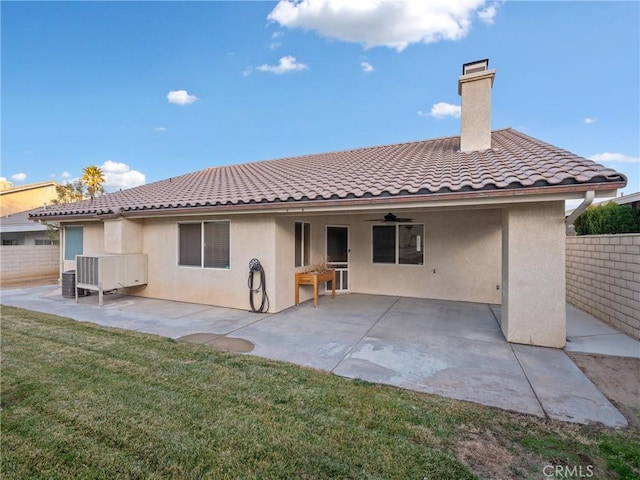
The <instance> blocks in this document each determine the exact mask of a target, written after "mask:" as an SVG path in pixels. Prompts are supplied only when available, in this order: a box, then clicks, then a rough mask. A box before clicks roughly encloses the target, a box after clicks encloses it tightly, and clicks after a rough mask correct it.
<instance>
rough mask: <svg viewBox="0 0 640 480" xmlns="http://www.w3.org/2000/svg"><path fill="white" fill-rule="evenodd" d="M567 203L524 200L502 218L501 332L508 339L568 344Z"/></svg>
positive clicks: (554, 344)
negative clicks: (565, 211)
mask: <svg viewBox="0 0 640 480" xmlns="http://www.w3.org/2000/svg"><path fill="white" fill-rule="evenodd" d="M565 288H566V286H565V224H564V202H547V203H540V204H522V205H514V206H510V207H508V208H505V210H504V211H503V216H502V315H501V327H502V331H503V333H504V335H505V337H506V339H507V341H509V342H514V343H523V344H529V345H539V346H545V347H556V348H562V347H564V345H565V342H566V297H565Z"/></svg>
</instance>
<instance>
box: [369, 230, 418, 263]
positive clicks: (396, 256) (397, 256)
mask: <svg viewBox="0 0 640 480" xmlns="http://www.w3.org/2000/svg"><path fill="white" fill-rule="evenodd" d="M390 226H392V227H394V230H395V254H394V262H393V263H392V262H375V261H374V259H373V254H374V245H373V240H374V238H373V230H374V228H375V227H390ZM401 226H411V227H417V226H420V227H422V235H421V236H420V247H419V250H418V251H420V252H422V262H421V263H400V227H401ZM424 232H425V227H424V223H413V222H412V223H405V222H399V223H394V224H392V225H389V224H388V223H376V224H374V225H372V226H371V257H370V258H371V263H372V264H373V265H402V266H409V267H422V266H424V245H425V240H424V236H425V235H424Z"/></svg>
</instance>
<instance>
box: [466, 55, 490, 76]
mask: <svg viewBox="0 0 640 480" xmlns="http://www.w3.org/2000/svg"><path fill="white" fill-rule="evenodd" d="M488 69H489V59H488V58H484V59H482V60H476V61H475V62H469V63H465V64H464V65H462V75H468V74H470V73H477V72H484V71H486V70H488Z"/></svg>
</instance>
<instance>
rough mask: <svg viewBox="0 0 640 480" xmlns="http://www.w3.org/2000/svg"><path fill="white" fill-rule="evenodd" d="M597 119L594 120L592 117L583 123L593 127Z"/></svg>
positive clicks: (586, 118) (585, 119)
mask: <svg viewBox="0 0 640 480" xmlns="http://www.w3.org/2000/svg"><path fill="white" fill-rule="evenodd" d="M596 120H597V119H596V118H592V117H585V118H584V120H583V122H584V123H586V124H587V125H591V124H592V123H594V122H595V121H596Z"/></svg>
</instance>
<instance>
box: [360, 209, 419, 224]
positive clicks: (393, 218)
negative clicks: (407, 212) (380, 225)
mask: <svg viewBox="0 0 640 480" xmlns="http://www.w3.org/2000/svg"><path fill="white" fill-rule="evenodd" d="M367 221H368V222H389V223H393V222H413V218H400V217H397V216H395V215H394V214H393V213H391V212H389V213H387V214H386V215H385V216H384V217H382V219H380V218H374V219H371V220H367Z"/></svg>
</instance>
